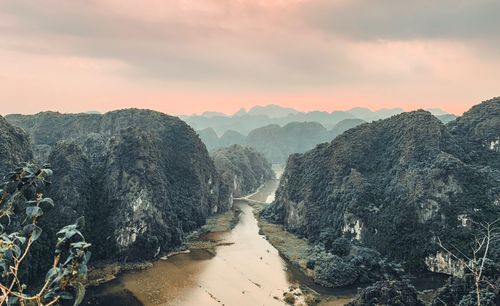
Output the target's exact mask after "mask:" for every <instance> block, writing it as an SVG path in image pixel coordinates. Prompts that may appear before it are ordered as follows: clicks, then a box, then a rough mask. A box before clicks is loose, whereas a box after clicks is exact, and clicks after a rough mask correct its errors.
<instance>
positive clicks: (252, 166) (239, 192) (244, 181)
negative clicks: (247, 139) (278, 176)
mask: <svg viewBox="0 0 500 306" xmlns="http://www.w3.org/2000/svg"><path fill="white" fill-rule="evenodd" d="M212 158H213V160H214V163H215V167H216V168H217V171H218V172H219V173H220V175H221V177H222V179H223V180H224V182H225V183H226V184H227V185H228V186H230V187H231V188H232V190H233V196H234V197H241V196H244V195H247V194H250V193H252V192H255V191H256V190H257V188H258V187H259V186H261V185H262V184H263V183H264V182H266V181H267V180H270V179H272V178H273V177H274V172H273V170H272V168H271V164H270V163H269V162H268V161H267V160H266V159H265V157H264V156H263V155H262V154H261V153H259V152H257V151H256V150H255V149H252V148H250V147H244V146H240V145H232V146H230V147H227V148H223V149H219V150H217V151H215V152H213V153H212Z"/></svg>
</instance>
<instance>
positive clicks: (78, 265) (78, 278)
mask: <svg viewBox="0 0 500 306" xmlns="http://www.w3.org/2000/svg"><path fill="white" fill-rule="evenodd" d="M51 176H52V170H51V169H50V166H49V165H44V166H43V167H36V166H35V165H33V164H31V163H27V164H25V165H23V166H22V167H19V168H17V169H15V170H14V171H13V172H11V173H9V174H8V175H6V176H5V179H6V180H7V181H6V182H5V183H3V184H1V185H0V272H1V275H0V291H1V294H0V305H20V306H25V305H26V306H28V305H40V306H41V305H44V306H49V305H57V304H60V303H62V302H63V300H73V305H78V304H80V303H81V301H82V300H83V297H84V295H85V287H84V285H83V281H84V280H85V278H86V275H87V262H88V260H89V258H90V252H89V251H88V248H89V247H90V244H89V243H87V242H86V241H85V238H84V236H83V235H82V233H81V232H80V230H79V228H80V227H81V226H82V225H83V223H84V221H83V218H79V219H78V220H77V221H76V223H75V224H71V225H68V226H65V227H64V228H62V229H61V230H60V231H59V232H58V233H57V243H56V247H55V252H54V260H53V264H52V267H51V268H50V269H49V271H48V272H47V274H46V276H45V279H44V280H43V283H42V284H41V285H40V286H39V288H38V287H37V288H28V287H27V285H26V284H25V283H24V282H23V281H22V279H20V278H21V277H20V270H21V268H22V265H23V262H24V261H25V260H26V258H27V257H28V256H29V253H30V250H31V247H32V246H33V244H34V243H35V242H36V240H37V239H38V238H39V237H40V235H41V233H42V229H41V228H40V227H39V226H38V225H37V223H38V220H39V219H40V218H41V217H42V216H43V212H44V209H46V208H47V207H51V206H54V201H53V200H52V199H50V198H44V197H43V194H42V192H41V190H42V189H43V187H44V186H46V185H48V184H50V181H49V178H50V177H51ZM13 220H16V221H17V220H19V222H12V221H13Z"/></svg>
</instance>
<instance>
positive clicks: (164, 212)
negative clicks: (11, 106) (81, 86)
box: [9, 109, 232, 262]
mask: <svg viewBox="0 0 500 306" xmlns="http://www.w3.org/2000/svg"><path fill="white" fill-rule="evenodd" d="M9 120H10V121H11V122H12V123H13V124H16V125H19V126H21V127H23V128H24V129H25V130H26V131H27V132H28V133H29V134H30V135H31V137H32V139H33V142H34V145H35V147H40V146H43V147H45V148H48V150H49V152H50V154H48V161H49V162H50V163H51V164H52V167H53V171H54V178H53V184H52V186H51V187H50V188H49V189H48V190H47V194H46V195H47V196H50V197H52V198H53V200H54V201H55V203H56V204H57V205H56V207H55V208H54V209H53V210H52V211H50V212H49V213H48V214H52V216H48V217H45V218H44V220H55V221H45V222H52V223H50V224H45V225H44V228H48V229H49V230H48V231H46V232H44V235H45V236H44V237H42V238H44V239H46V241H47V247H48V246H49V245H51V243H53V241H54V240H55V239H53V238H54V237H53V234H54V232H53V230H56V229H59V228H60V227H61V225H66V224H69V223H72V222H74V219H75V218H76V217H77V216H80V215H83V216H85V220H86V228H85V231H84V232H85V235H86V237H87V239H88V240H89V241H91V242H92V244H93V248H92V252H93V253H94V256H93V257H94V259H95V260H111V261H118V260H129V261H134V260H144V259H151V258H153V257H155V256H157V255H158V254H159V253H160V252H165V251H167V250H169V249H172V248H173V247H176V246H178V245H179V244H180V243H181V241H182V239H183V237H184V236H185V235H186V234H187V233H189V232H190V231H193V230H195V229H196V228H198V227H199V226H201V225H203V224H204V223H205V221H206V218H207V217H208V216H209V215H211V214H214V213H218V212H222V211H226V210H228V209H229V208H230V207H231V206H232V199H231V191H230V189H229V188H228V187H227V186H226V185H225V184H224V183H223V182H222V180H221V178H220V176H219V174H218V173H217V171H216V169H215V166H214V164H213V161H212V160H211V158H210V156H209V155H208V152H207V150H206V148H205V146H204V144H203V143H202V142H201V141H200V139H199V138H198V137H197V135H196V133H195V131H194V130H193V129H192V128H190V127H189V126H188V125H187V124H186V123H184V122H183V121H181V120H180V119H178V118H176V117H171V116H167V115H164V114H161V113H158V112H154V111H147V110H137V109H129V110H121V111H114V112H110V113H106V114H104V115H98V114H75V115H64V114H59V113H50V112H49V113H41V114H37V115H33V116H21V115H15V116H9ZM16 131H17V130H16ZM24 146H26V145H25V144H24ZM45 154H46V153H45ZM26 157H29V155H28V156H26ZM38 158H39V159H42V158H43V156H39V157H38ZM19 159H20V158H17V159H16V160H14V161H17V160H19ZM36 252H37V251H35V253H36ZM39 255H40V256H42V254H41V253H40V254H39ZM40 262H42V260H41V261H40Z"/></svg>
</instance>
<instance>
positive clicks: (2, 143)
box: [0, 116, 33, 178]
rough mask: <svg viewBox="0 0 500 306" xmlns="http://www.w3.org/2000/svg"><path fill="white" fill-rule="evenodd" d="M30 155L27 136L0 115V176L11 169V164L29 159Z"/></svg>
mask: <svg viewBox="0 0 500 306" xmlns="http://www.w3.org/2000/svg"><path fill="white" fill-rule="evenodd" d="M32 156H33V153H32V151H31V142H30V140H29V136H28V135H27V134H26V133H25V132H24V131H23V130H22V129H20V128H17V127H14V126H12V125H10V124H9V123H8V122H7V121H6V120H5V119H4V118H3V117H2V116H0V177H2V178H3V175H5V174H6V173H7V172H9V171H11V170H12V166H13V165H19V163H22V162H25V161H29V160H31V159H32Z"/></svg>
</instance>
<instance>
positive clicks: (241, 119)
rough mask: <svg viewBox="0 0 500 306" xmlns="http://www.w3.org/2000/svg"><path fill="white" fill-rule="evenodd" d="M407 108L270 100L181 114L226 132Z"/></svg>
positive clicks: (327, 123) (446, 117) (372, 116)
mask: <svg viewBox="0 0 500 306" xmlns="http://www.w3.org/2000/svg"><path fill="white" fill-rule="evenodd" d="M429 111H430V112H431V113H432V114H433V115H435V116H437V117H438V118H440V119H441V120H442V121H443V122H445V123H446V122H449V121H451V120H453V119H455V118H456V116H455V115H453V114H448V113H446V112H445V111H443V110H441V109H429ZM402 112H404V110H403V109H401V108H393V109H379V110H376V111H372V110H370V109H368V108H361V107H355V108H352V109H349V110H347V111H333V112H324V111H311V112H300V111H298V110H295V109H293V108H288V107H281V106H279V105H274V104H270V105H267V106H254V107H253V108H251V109H250V110H248V111H246V110H245V109H244V108H242V109H240V110H239V111H238V112H236V113H235V114H233V115H226V114H223V113H220V112H205V113H202V114H201V115H192V116H181V119H183V120H184V121H186V122H187V123H188V124H189V125H191V126H192V127H193V128H194V129H195V130H203V129H206V128H212V129H213V130H214V131H215V132H216V133H217V134H218V135H220V136H221V135H223V134H224V132H226V131H228V130H233V131H236V132H239V133H241V134H243V135H247V134H248V133H249V132H250V131H252V130H254V129H256V128H258V127H262V126H265V125H268V124H278V125H281V126H283V125H286V124H287V123H290V122H318V123H320V124H321V125H323V126H324V127H325V128H326V129H332V128H333V127H334V126H335V125H336V124H337V123H339V122H340V121H342V120H345V119H361V120H364V121H366V122H370V121H373V120H378V119H384V118H388V117H390V116H393V115H397V114H400V113H402Z"/></svg>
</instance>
